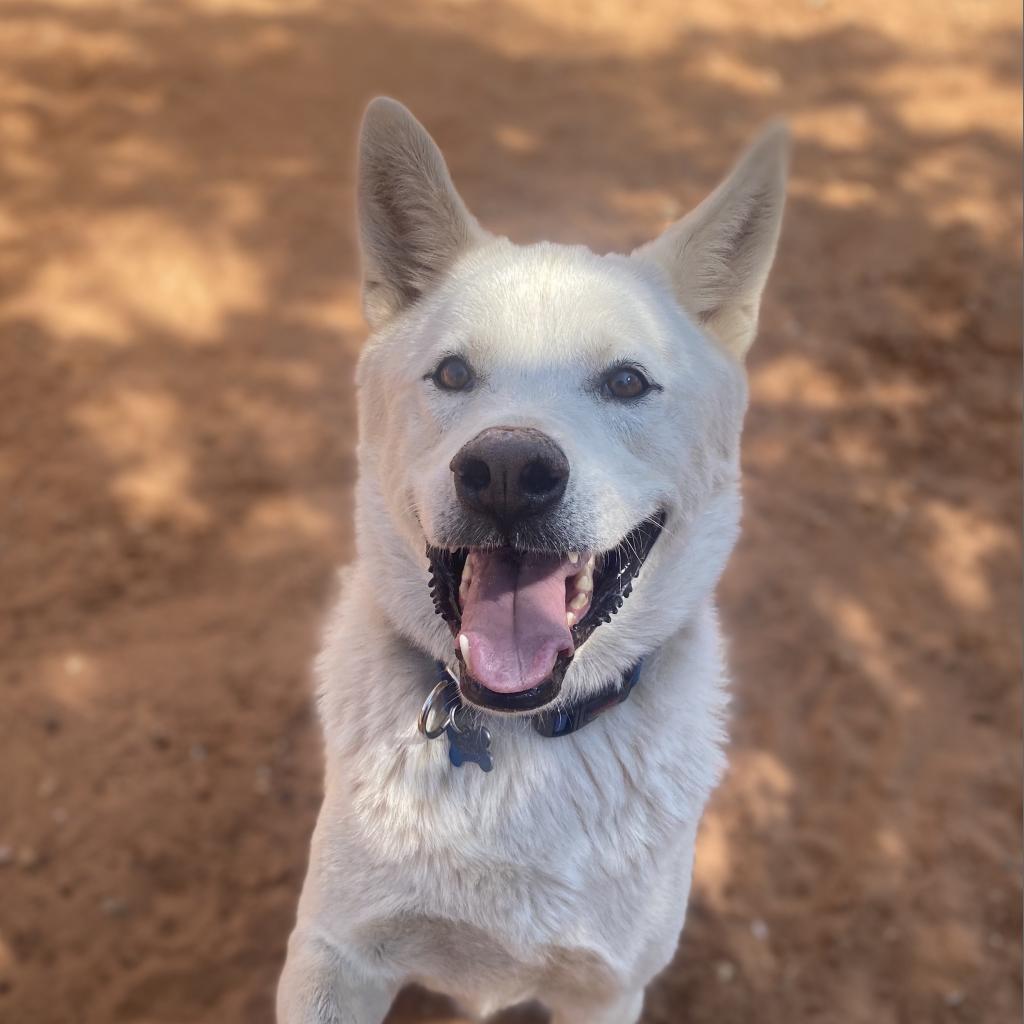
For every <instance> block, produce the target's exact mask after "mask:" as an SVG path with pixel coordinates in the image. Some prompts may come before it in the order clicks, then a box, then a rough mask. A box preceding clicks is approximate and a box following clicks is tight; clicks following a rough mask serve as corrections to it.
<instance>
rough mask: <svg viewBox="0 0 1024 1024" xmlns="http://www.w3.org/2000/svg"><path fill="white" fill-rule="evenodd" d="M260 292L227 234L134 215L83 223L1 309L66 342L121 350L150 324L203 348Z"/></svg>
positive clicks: (256, 276) (258, 301)
mask: <svg viewBox="0 0 1024 1024" xmlns="http://www.w3.org/2000/svg"><path fill="white" fill-rule="evenodd" d="M264 296H265V285H264V283H263V275H262V272H261V270H260V265H259V263H258V262H257V261H256V260H255V259H253V257H252V255H251V254H249V253H247V252H245V251H244V250H243V249H241V248H240V247H239V246H238V245H237V243H235V242H233V241H232V240H231V239H230V238H229V237H227V236H225V235H224V234H222V233H220V232H218V231H216V230H206V231H202V232H196V231H194V230H192V231H189V230H186V229H185V228H184V227H183V226H182V225H181V224H179V223H176V222H175V221H173V220H172V219H170V218H168V217H166V216H161V215H158V214H156V213H151V212H150V213H146V212H141V211H138V212H134V213H130V214H116V215H110V216H105V217H101V218H95V219H92V220H91V221H90V223H88V224H87V226H85V227H84V228H83V229H82V230H81V231H80V232H79V233H77V235H76V236H72V237H70V238H69V239H68V240H67V244H66V245H65V246H64V247H62V248H61V249H60V251H59V252H58V253H56V254H55V255H53V256H52V257H50V258H49V259H48V260H45V261H44V262H43V263H42V265H41V266H40V267H39V269H38V270H37V272H36V273H35V274H34V276H33V280H32V282H31V283H30V284H29V285H27V286H26V288H25V289H24V292H23V294H22V295H21V296H20V297H19V298H17V299H15V300H13V301H11V302H10V303H9V304H7V306H6V309H5V310H4V311H5V312H6V313H7V314H8V315H11V316H21V317H28V318H32V319H33V320H35V321H36V322H37V323H38V324H40V325H41V326H42V327H44V328H45V329H46V330H48V331H50V332H51V333H52V334H53V335H54V337H56V338H59V339H61V340H65V341H74V340H76V339H79V338H82V337H85V338H88V339H89V340H98V341H101V342H107V343H111V344H121V345H126V344H131V343H132V342H133V341H135V340H137V338H138V335H139V332H140V330H142V329H144V328H146V327H149V328H156V329H159V330H162V331H165V332H168V333H169V334H170V335H171V336H173V337H174V338H176V339H177V340H179V341H181V342H184V343H195V344H207V343H211V342H215V341H218V340H220V337H221V332H222V331H223V327H224V324H225V321H226V318H227V317H228V316H230V315H237V314H239V313H244V312H255V311H258V310H259V309H260V308H261V306H262V302H263V301H264Z"/></svg>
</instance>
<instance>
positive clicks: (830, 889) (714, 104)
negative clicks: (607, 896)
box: [0, 0, 1021, 1024]
mask: <svg viewBox="0 0 1024 1024" xmlns="http://www.w3.org/2000/svg"><path fill="white" fill-rule="evenodd" d="M1018 6H1019V5H1016V4H1011V3H1009V2H1006V3H998V4H997V3H982V2H970V0H957V2H951V3H947V4H939V5H936V4H932V3H924V2H912V0H902V2H899V0H895V2H894V0H884V2H883V0H864V2H861V3H858V4H855V5H851V4H843V5H840V4H837V3H831V2H829V0H808V2H796V0H780V2H778V3H775V4H772V5H770V6H769V5H765V4H763V3H759V2H756V0H715V2H710V0H707V2H705V0H698V2H695V3H691V4H679V3H676V2H672V0H649V2H647V3H644V4H642V5H631V4H626V3H624V2H619V0H591V2H587V3H585V2H583V0H572V2H563V3H559V4H550V3H541V2H539V0H496V2H492V3H487V4H485V3H483V2H473V0H451V2H445V3H436V4H423V3H418V4H417V3H413V2H412V0H391V2H389V3H387V4H381V3H371V2H369V0H365V2H364V0H354V2H344V3H342V2H330V0H289V2H285V0H191V2H180V3H174V4H170V3H163V4H157V3H144V2H131V0H47V2H38V3H36V2H24V0H23V2H8V3H5V4H4V5H3V8H2V15H0V90H2V92H0V95H2V96H3V98H4V103H3V107H2V109H0V142H2V144H0V329H2V359H3V363H2V366H3V372H2V374H0V495H2V500H0V651H2V656H0V657H2V664H0V779H2V784H0V1020H2V1021H3V1022H4V1024H69V1022H75V1024H78V1022H81V1024H108V1022H132V1024H184V1022H197V1024H215V1022H216V1024H225V1022H243V1021H244V1022H254V1024H268V1022H269V1021H270V1020H271V998H272V991H273V987H274V984H275V980H276V975H277V972H278V970H279V967H280V964H281V961H282V953H283V946H284V941H285V938H286V935H287V932H288V930H289V927H290V922H291V919H292V915H293V912H294V906H295V901H296V894H297V891H298V887H299V885H300V882H301V879H302V874H303V869H304V861H305V857H306V845H307V841H308V837H309V833H310V829H311V827H312V823H313V820H314V815H315V812H316V808H317V803H318V795H319V786H320V781H319V771H320V768H319V740H318V735H317V731H316V728H315V725H314V723H313V721H312V718H311V714H310V706H309V699H308V690H307V666H308V664H309V661H310V658H311V655H312V652H313V645H314V640H315V633H316V628H317V623H318V619H319V616H320V615H321V613H322V609H323V607H324V601H325V596H326V594H327V592H328V590H329V586H330V578H331V573H332V566H333V565H335V564H336V563H338V562H339V561H341V560H343V559H345V558H346V557H347V556H348V554H349V552H350V550H351V541H352V530H351V522H350V518H349V510H350V492H351V485H352V477H353V458H352V444H353V402H352V385H351V376H352V365H353V360H354V359H355V357H356V354H357V352H358V349H359V346H360V344H361V341H362V339H363V337H364V330H363V327H362V325H361V323H360V319H359V314H358V299H357V292H356V279H355V272H354V271H355V265H354V248H353V230H352V208H351V207H352V203H351V168H352V140H353V133H354V128H355V123H356V120H357V117H358V114H359V111H360V109H361V107H362V105H363V103H364V101H365V99H366V98H367V97H369V96H370V95H372V94H374V93H377V92H388V93H391V94H394V95H397V96H398V97H400V98H403V99H405V100H406V101H407V102H408V103H410V104H411V105H412V106H413V107H414V108H415V110H416V111H417V113H418V114H419V115H420V116H421V117H422V118H423V119H424V120H425V121H426V122H427V124H428V125H429V126H430V128H431V129H432V130H433V131H434V132H435V133H436V135H437V137H438V139H439V140H440V142H441V143H442V145H443V146H444V148H445V150H446V152H447V153H448V155H449V157H450V162H451V166H452V170H453V173H454V175H455V178H456V180H457V182H458V183H459V185H460V187H461V189H462V191H463V193H464V194H465V196H466V197H467V199H468V201H469V202H470V204H471V205H472V206H473V207H474V208H475V209H476V211H477V212H478V213H479V215H480V216H481V217H482V218H483V219H484V220H485V222H486V223H488V224H489V225H490V226H491V227H493V228H495V229H497V230H499V231H503V232H507V233H509V234H510V235H512V236H513V237H514V238H516V239H520V240H532V239H536V238H538V237H542V236H545V235H546V236H550V237H554V238H556V239H559V240H576V241H584V242H587V243H589V244H591V245H593V246H595V247H597V248H599V249H602V250H604V249H608V248H627V247H630V246H632V245H634V244H636V243H638V242H639V241H641V240H643V239H646V238H647V237H648V236H650V235H651V234H653V233H654V232H655V231H657V230H658V229H659V228H660V227H661V226H662V225H663V224H664V223H665V222H666V221H667V220H668V219H669V218H671V217H673V216H676V215H677V214H678V213H679V212H680V211H681V210H683V209H685V208H686V207H687V206H688V205H689V204H691V203H692V202H694V201H695V200H696V199H697V198H699V197H700V196H701V195H702V193H703V192H704V190H706V189H707V188H708V187H709V186H710V185H712V184H713V183H714V181H715V180H716V179H717V177H718V176H719V175H720V174H721V173H722V171H723V170H724V168H725V167H726V166H727V164H728V163H729V161H730V160H731V159H732V157H733V156H734V154H735V153H736V152H737V151H738V149H739V148H740V147H741V145H742V144H743V142H744V141H745V140H746V139H747V138H748V137H749V136H750V135H751V133H752V132H753V131H754V130H756V128H757V127H758V126H759V125H760V124H761V123H762V122H764V121H765V120H767V119H768V118H770V117H772V116H774V115H777V114H779V113H783V114H787V115H788V116H789V117H790V119H791V123H792V126H793V129H794V132H795V137H796V141H797V150H796V160H795V164H794V173H793V186H792V192H791V197H792V198H791V205H790V208H789V213H788V222H787V225H786V230H785V236H784V241H783V246H782V250H781V255H780V259H779V262H778V264H777V268H776V273H775V275H774V278H773V280H772V282H771V284H770V287H769V293H768V296H767V301H766V308H765V313H764V318H763V331H762V336H761V339H760V341H759V342H758V345H757V346H756V348H755V351H754V353H753V354H752V356H751V360H750V372H751V379H752V386H753V405H752V408H751V412H750V417H749V421H748V432H747V440H746V453H745V463H746V481H747V482H746V492H747V496H748V502H747V513H746V526H745V535H744V538H743V541H742V543H741V545H740V549H739V551H738V552H737V555H736V557H735V559H734V561H733V563H732V565H731V567H730V569H729V571H728V574H727V578H726V581H725V583H724V585H723V591H722V598H723V606H724V614H725V617H726V619H727V621H728V623H729V626H730V630H731V632H732V635H733V636H734V637H735V642H734V645H733V652H732V660H733V663H734V665H735V669H736V676H737V681H736V699H735V716H734V722H733V736H734V740H733V745H732V770H731V774H730V776H729V778H728V781H727V782H726V784H725V785H724V786H723V787H722V789H721V790H720V792H719V793H718V794H717V795H716V797H715V799H714V801H713V805H712V807H711V810H710V812H709V814H708V816H707V818H706V820H705V823H704V826H703V830H702V834H701V842H700V848H699V851H698V858H697V873H696V883H695V889H694V895H693V903H692V910H691V916H690V922H689V925H688V928H687V930H686V933H685V936H684V938H683V940H682V943H681V946H680V949H679V954H678V957H677V959H676V962H675V964H674V965H673V967H672V968H671V969H670V970H669V971H668V972H667V973H666V974H665V976H664V977H663V978H662V979H661V980H660V981H658V982H657V984H655V985H654V986H653V989H652V990H651V992H650V996H649V999H648V1008H647V1014H646V1016H645V1018H644V1019H645V1020H646V1021H648V1022H650V1024H655V1022H659V1024H668V1022H683V1021H686V1022H694V1024H698V1022H712V1021H713V1022H716V1024H723V1022H739V1021H761V1022H768V1024H790V1022H795V1021H821V1022H837V1021H842V1022H850V1024H854V1022H865V1024H867V1022H871V1024H888V1022H913V1024H922V1022H932V1021H935V1022H940V1021H941V1022H946V1021H950V1022H955V1021H971V1022H982V1021H984V1022H989V1021H991V1022H996V1021H1000V1022H1001V1021H1010V1020H1016V1019H1019V1017H1020V1014H1021V1005H1020V1004H1021V1000H1020V992H1021V977H1020V968H1019V964H1020V948H1019V935H1020V928H1021V898H1020V889H1019V881H1018V879H1019V867H1020V844H1019V839H1020V834H1021V814H1020V803H1021V792H1020V771H1021V761H1020V750H1019V744H1018V738H1019V735H1020V728H1021V717H1020V700H1019V698H1020V691H1019V687H1018V684H1017V677H1018V672H1019V666H1020V650H1019V646H1018V642H1017V634H1018V629H1017V622H1018V610H1019V602H1018V590H1017V578H1018V575H1019V545H1018V529H1019V522H1018V510H1019V507H1020V490H1019V480H1018V477H1019V473H1020V451H1019V445H1018V435H1019V414H1020V403H1019V381H1020V370H1021V367H1020V353H1019V341H1020V322H1021V307H1020V294H1019V292H1020V288H1019V276H1018V275H1019V267H1020V239H1019V231H1020V214H1021V210H1020V202H1019V198H1018V194H1017V193H1018V184H1019V156H1020V153H1019V150H1020V138H1019V130H1020V100H1019V93H1018V90H1019V74H1020V68H1019V64H1018V59H1019V53H1018V47H1019V35H1018V33H1019V29H1020V25H1019V21H1020V15H1019V10H1018V9H1017V8H1018ZM633 7H637V8H639V10H637V11H633V10H632V8H633ZM639 912H642V910H640V909H638V913H639ZM453 1019H454V1018H453V1017H451V1015H450V1014H449V1012H448V1011H447V1010H446V1009H445V1008H444V1006H443V1005H442V1004H441V1003H439V1002H438V1001H436V1000H433V999H430V998H426V997H423V996H421V995H417V994H412V995H409V996H407V997H406V998H404V999H403V1000H402V1006H401V1007H400V1008H399V1009H398V1010H397V1011H396V1014H395V1016H394V1017H393V1020H394V1021H396V1022H397V1021H403V1022H412V1021H435V1022H441V1021H450V1020H453ZM521 1019H530V1020H532V1019H535V1018H532V1017H529V1016H528V1015H527V1016H526V1017H523V1018H521Z"/></svg>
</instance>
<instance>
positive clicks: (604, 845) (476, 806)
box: [311, 588, 724, 1006]
mask: <svg viewBox="0 0 1024 1024" xmlns="http://www.w3.org/2000/svg"><path fill="white" fill-rule="evenodd" d="M352 589H353V588H350V595H351V592H352ZM368 617H369V619H371V620H373V621H368ZM335 621H336V623H337V629H335V630H332V631H331V634H330V637H329V639H328V643H327V645H326V647H325V650H324V652H323V654H322V656H321V659H320V662H319V666H318V674H319V677H320V686H321V711H322V716H323V720H324V727H325V735H326V742H327V763H328V771H327V792H326V796H325V813H324V814H323V815H322V816H321V821H320V825H319V826H318V831H317V836H316V838H315V839H314V847H313V864H312V865H311V868H312V869H313V870H316V871H318V872H319V873H320V874H321V876H322V878H323V881H324V883H325V884H324V885H323V886H320V887H317V890H318V891H319V896H318V897H317V898H318V899H319V900H323V901H324V905H322V906H321V907H320V909H321V911H322V910H324V909H326V907H327V906H329V905H330V904H331V903H332V902H333V903H334V905H335V906H338V907H344V908H345V915H344V923H342V922H341V921H340V920H339V923H338V928H339V933H338V934H336V935H334V936H332V937H333V938H334V939H335V940H336V941H339V942H344V944H345V945H347V946H349V947H350V948H351V947H355V948H357V949H359V950H361V951H362V955H363V956H365V957H366V959H367V961H368V965H369V963H370V962H372V964H373V965H374V968H375V969H379V968H380V967H381V966H382V965H386V966H387V968H388V969H393V970H394V971H396V972H397V973H399V974H402V975H404V976H411V977H417V978H420V979H421V980H423V981H425V982H427V983H429V984H431V985H434V986H437V987H439V988H442V989H444V990H446V991H449V992H453V993H455V994H458V995H461V996H462V997H463V998H469V999H472V998H474V997H475V996H479V995H481V994H483V993H487V995H488V998H493V999H494V1000H495V1003H494V1005H496V1006H497V1005H501V1004H502V1001H503V1000H504V1001H508V1000H509V999H514V998H515V997H516V996H517V995H518V994H519V993H520V992H522V993H524V994H525V993H529V992H531V991H537V990H538V986H539V984H540V982H541V981H543V983H544V984H543V986H542V987H545V988H547V989H550V988H551V987H552V986H553V985H555V984H556V983H557V984H558V985H560V986H562V987H566V986H567V987H568V988H569V989H575V988H576V987H579V988H580V990H581V991H586V990H591V991H593V990H595V989H598V990H609V989H614V988H617V987H620V986H628V983H629V980H630V977H631V976H632V975H633V974H634V973H635V972H641V973H642V972H643V971H645V970H649V969H650V963H649V961H650V960H651V959H652V958H654V959H659V958H664V957H665V956H667V955H670V954H671V950H672V948H673V947H674V943H675V938H676V935H677V934H678V930H679V927H680V926H681V924H682V916H683V913H684V911H685V902H686V893H687V891H688V888H689V875H690V862H691V858H692V846H693V839H694V834H695V830H696V824H697V822H698V820H699V818H700V814H701V812H702V810H703V806H704V803H705V801H706V799H707V796H708V794H709V793H710V791H711V789H712V788H713V786H714V784H715V782H716V781H717V778H718V775H719V772H720V769H721V766H722V755H721V752H720V741H721V725H720V712H721V708H722V704H723V700H724V698H723V695H722V690H721V686H720V680H721V666H720V661H719V651H718V637H717V628H716V626H715V622H714V616H713V614H712V613H711V612H710V609H709V611H708V614H707V615H704V616H700V617H698V620H697V621H696V623H695V624H694V625H693V626H692V627H690V628H688V629H686V630H685V631H684V632H683V633H681V634H679V635H678V636H677V637H675V638H673V639H672V640H670V641H669V643H668V644H667V645H665V647H664V648H663V649H662V650H661V652H659V654H658V655H656V656H655V657H653V658H651V659H650V660H649V662H648V664H647V666H646V667H645V672H644V677H643V679H642V682H641V684H640V686H639V687H638V688H637V690H636V691H635V693H634V694H633V696H632V697H631V698H630V700H629V701H627V702H626V703H625V704H623V705H621V706H619V707H617V708H615V709H614V710H612V711H610V712H608V713H607V714H606V715H605V716H603V717H602V718H600V719H598V720H597V721H595V722H593V723H592V724H591V725H589V726H588V727H587V728H586V729H584V730H582V731H581V732H579V733H578V734H575V735H573V736H571V737H564V738H559V739H548V738H544V737H541V736H538V735H537V734H536V733H534V732H533V731H532V730H531V729H530V728H529V725H528V723H525V722H522V721H510V722H499V723H498V724H497V725H496V726H495V727H494V728H492V732H493V734H494V738H493V744H492V750H493V753H494V758H495V769H494V771H493V772H491V773H489V774H485V773H483V772H481V771H480V770H479V769H478V768H477V767H476V766H475V765H471V764H470V765H466V766H464V767H462V768H458V769H457V768H454V767H452V766H451V765H450V764H449V761H448V756H447V747H446V741H445V740H444V738H441V739H438V740H434V741H427V740H425V739H423V737H422V736H420V735H419V734H418V733H417V731H416V728H415V716H416V712H417V710H418V706H419V703H420V702H422V700H423V697H424V696H425V694H426V692H427V689H428V688H429V683H430V679H431V674H430V672H431V665H430V661H429V659H426V658H424V657H423V656H422V655H420V654H418V653H417V652H415V651H414V650H413V649H411V648H410V647H408V646H407V645H406V644H404V643H403V642H402V641H401V640H400V639H398V638H397V637H395V636H394V634H393V633H392V632H391V631H390V630H386V629H384V628H382V626H383V624H382V622H381V621H379V619H376V616H375V613H374V611H373V609H372V608H371V607H368V606H367V605H366V604H365V603H361V602H359V601H357V600H354V599H352V598H351V597H349V598H347V599H346V598H343V600H342V602H341V603H340V607H339V616H338V618H337V619H336V620H335ZM368 636H372V637H374V638H375V647H374V650H373V651H372V652H371V651H369V650H364V649H363V647H362V644H361V643H360V640H359V638H361V637H368ZM318 916H321V920H322V919H323V917H322V915H318ZM663 947H664V948H663Z"/></svg>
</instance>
